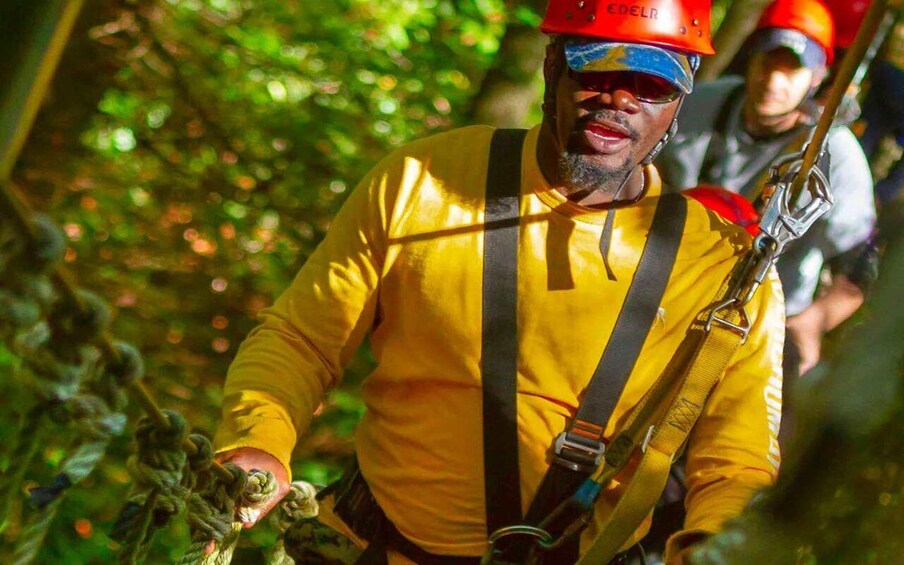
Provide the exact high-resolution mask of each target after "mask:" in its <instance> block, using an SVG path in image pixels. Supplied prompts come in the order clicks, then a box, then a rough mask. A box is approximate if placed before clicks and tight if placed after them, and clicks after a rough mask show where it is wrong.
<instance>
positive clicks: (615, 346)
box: [216, 0, 784, 564]
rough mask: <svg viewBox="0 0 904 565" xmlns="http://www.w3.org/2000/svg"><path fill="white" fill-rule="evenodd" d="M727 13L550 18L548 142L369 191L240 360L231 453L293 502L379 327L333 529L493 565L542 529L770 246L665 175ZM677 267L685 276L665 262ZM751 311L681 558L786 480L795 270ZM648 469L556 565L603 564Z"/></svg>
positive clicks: (385, 168) (397, 165)
mask: <svg viewBox="0 0 904 565" xmlns="http://www.w3.org/2000/svg"><path fill="white" fill-rule="evenodd" d="M709 10H710V6H709V1H708V0H685V1H684V2H677V1H675V0H651V1H650V2H649V3H648V4H645V5H643V6H641V5H629V4H621V3H618V2H614V3H607V2H597V1H594V0H553V1H552V2H551V4H550V6H549V9H548V11H547V14H546V17H545V18H544V21H543V24H542V25H541V29H542V30H543V31H544V32H546V33H547V34H549V35H550V37H551V43H550V45H549V47H548V50H547V57H546V61H545V63H544V73H545V77H546V94H545V100H544V119H543V123H542V124H541V125H540V126H538V127H535V128H534V129H531V130H530V131H528V132H526V135H524V132H521V133H520V134H519V133H518V132H513V131H511V130H503V131H499V132H494V130H493V129H492V128H489V127H482V126H476V127H469V128H462V129H457V130H453V131H450V132H447V133H443V134H439V135H436V136H433V137H430V138H427V139H423V140H420V141H416V142H414V143H411V144H409V145H407V146H405V147H403V148H402V149H400V150H398V151H396V152H395V153H393V154H391V155H390V156H388V157H387V158H385V159H384V160H383V161H382V162H380V163H379V164H378V165H377V166H376V167H375V168H374V169H373V170H372V171H370V173H368V175H367V176H366V177H365V178H364V179H363V180H362V181H361V183H360V184H359V185H358V186H357V188H356V189H355V190H354V191H353V193H352V194H351V195H350V196H349V198H348V200H347V201H346V203H345V205H344V206H343V208H342V210H341V211H340V212H339V214H338V215H337V217H336V218H335V220H334V222H333V223H332V226H331V228H330V230H329V233H328V234H327V235H326V237H325V239H324V240H323V242H322V243H321V244H320V246H319V247H318V248H317V250H316V251H315V252H314V254H313V255H312V256H311V257H310V258H309V259H308V261H307V263H306V264H305V265H304V266H303V267H302V269H301V271H300V272H299V274H298V276H297V278H296V280H295V281H294V282H293V284H292V285H291V286H290V287H289V288H288V289H287V290H286V291H285V292H284V293H283V295H282V296H280V297H279V299H278V300H277V301H276V303H275V304H274V305H273V306H272V307H271V308H268V309H266V310H264V311H263V312H262V314H261V325H260V326H259V327H258V328H256V329H255V330H254V331H253V332H252V333H251V335H250V336H249V337H248V339H247V340H246V341H245V342H244V343H243V345H242V347H241V349H240V351H239V354H238V356H237V357H236V359H235V361H234V363H233V364H232V367H231V368H230V371H229V374H228V377H227V382H226V387H225V397H224V407H223V422H222V425H221V427H220V429H219V431H218V434H217V438H216V443H217V446H218V449H219V451H220V452H221V457H222V459H224V460H229V461H231V462H233V463H235V464H238V465H239V466H241V467H243V468H245V469H252V468H256V469H262V470H268V471H271V472H272V473H274V475H275V476H276V477H277V478H278V480H279V481H280V483H281V486H282V491H281V492H285V489H286V488H287V487H286V485H287V484H288V481H289V460H290V456H291V452H292V448H293V446H294V445H295V443H296V439H297V437H298V435H299V434H301V433H304V431H305V429H306V428H307V427H308V424H309V422H310V420H311V417H312V414H313V412H314V411H315V409H316V407H317V406H318V405H319V403H320V399H321V398H322V396H323V394H325V393H326V392H327V391H328V390H329V389H331V388H333V387H334V386H336V384H337V383H338V382H339V381H340V379H341V376H342V370H343V366H344V365H345V363H346V362H347V361H348V359H349V357H350V356H351V354H352V353H353V352H354V350H355V349H356V348H357V347H358V345H359V344H360V342H361V340H362V339H363V337H364V335H365V334H369V335H370V343H371V346H372V348H373V351H374V354H375V356H376V358H377V361H378V364H377V367H376V369H375V370H374V372H373V373H372V374H371V375H369V376H368V377H367V379H366V380H365V382H364V385H363V396H364V401H365V403H366V406H367V411H366V413H365V415H364V417H363V419H362V421H361V422H360V424H359V426H358V429H357V435H356V454H357V465H358V466H357V471H356V472H355V473H352V474H350V475H349V476H348V477H346V478H345V479H344V480H343V482H342V484H341V485H340V486H339V487H337V488H334V489H332V493H331V494H330V495H329V496H326V497H325V499H324V500H323V504H322V512H321V517H320V519H321V520H322V521H323V522H324V523H327V524H329V525H330V526H332V527H333V528H335V529H336V530H339V531H341V532H343V533H344V534H346V535H348V536H349V537H350V538H351V539H353V540H354V541H355V542H356V543H358V544H360V545H361V546H363V545H365V544H366V542H367V541H368V540H370V541H374V540H376V539H377V537H376V536H379V546H380V548H381V549H380V551H382V553H383V556H382V558H383V559H385V558H386V555H387V554H388V559H389V562H390V563H410V562H416V563H475V564H476V563H477V562H478V559H479V557H480V556H481V555H482V554H484V552H485V551H486V549H487V546H488V543H487V542H488V536H489V534H491V533H492V532H494V531H497V530H498V529H499V528H501V527H505V526H508V525H513V524H517V523H520V522H522V521H528V522H531V521H534V522H536V520H532V519H531V517H530V516H531V515H532V514H536V513H537V510H536V508H533V506H534V505H533V504H532V503H533V502H534V498H535V495H536V493H537V492H538V489H540V485H541V482H544V475H546V474H547V472H548V470H549V469H550V468H562V469H566V471H564V472H572V471H579V472H583V473H586V472H588V471H590V470H592V469H593V468H594V467H595V466H596V465H597V464H599V461H600V454H601V453H602V452H603V451H604V449H605V446H606V445H607V444H608V443H609V442H610V441H611V440H612V438H613V436H614V435H615V434H616V432H618V431H619V430H620V429H622V427H623V426H624V425H625V422H626V421H627V420H628V418H629V416H630V415H631V413H632V411H633V410H634V409H635V407H636V406H637V405H638V403H639V402H640V400H641V397H642V396H643V395H644V394H645V393H646V392H647V391H649V390H650V388H651V387H652V385H653V383H654V381H656V379H657V377H658V376H659V375H660V374H662V373H663V371H664V370H665V369H666V367H667V365H669V363H670V361H671V360H672V358H673V357H675V356H676V354H679V353H680V352H681V345H682V343H683V341H684V340H685V338H686V336H687V334H688V333H689V328H691V327H692V324H693V323H694V322H695V320H696V319H697V317H698V314H699V313H700V312H701V311H703V310H705V309H707V308H708V307H709V308H711V307H712V304H713V301H714V300H715V298H716V297H717V294H718V292H719V289H720V287H721V286H722V285H723V283H724V282H725V280H726V279H727V277H728V275H729V273H730V272H731V270H732V268H733V267H734V265H735V263H736V262H737V260H738V258H739V257H741V256H742V255H743V254H744V253H745V251H746V249H747V248H748V247H749V242H750V238H749V236H747V235H746V233H744V232H743V231H742V230H740V229H738V228H736V227H735V226H732V225H729V224H727V223H726V222H724V221H721V220H720V219H719V218H718V217H717V216H715V215H714V214H712V213H710V212H707V211H706V209H704V208H703V207H702V206H701V205H699V204H697V203H695V202H693V201H689V200H688V199H686V198H685V197H683V196H679V195H673V196H662V195H661V184H660V181H659V176H658V174H657V172H656V169H655V168H654V167H653V166H652V165H650V162H651V161H652V159H653V157H654V156H655V155H656V154H657V153H658V152H659V151H660V150H661V148H662V146H663V145H664V144H665V143H666V142H667V141H668V138H669V137H670V135H671V133H672V132H673V131H674V127H675V123H676V122H675V116H676V114H677V111H678V108H679V106H680V103H681V100H682V99H683V97H684V95H686V94H687V93H689V92H690V91H691V89H692V87H693V70H694V69H695V68H696V67H697V65H698V64H699V59H700V55H703V54H710V53H712V47H711V45H710V42H709ZM648 248H649V249H648ZM664 250H668V251H664ZM659 254H661V255H669V258H668V259H662V258H656V257H654V258H648V257H647V255H650V256H652V255H659ZM653 288H658V290H650V289H653ZM747 309H748V313H749V317H750V332H749V335H748V337H747V340H746V342H745V343H744V345H743V346H742V347H741V348H740V350H739V351H738V352H737V353H736V354H735V355H734V356H733V358H732V359H731V361H730V363H729V365H728V368H727V370H726V371H725V374H724V377H723V378H722V380H721V382H720V383H719V384H718V385H717V386H716V387H715V389H714V391H713V392H712V394H711V395H710V396H709V398H708V400H707V402H706V404H705V406H703V407H702V410H701V411H700V416H699V420H697V423H696V426H695V427H694V428H693V431H692V432H691V434H690V438H689V440H688V442H687V448H686V453H687V461H688V467H687V469H688V485H689V488H690V492H689V495H688V499H687V505H688V518H687V522H686V528H685V529H684V530H682V531H681V532H679V533H678V534H676V536H674V537H673V539H672V541H671V542H670V545H669V555H668V558H669V559H670V560H671V561H672V562H674V563H677V562H680V559H681V554H682V549H683V548H684V547H686V546H688V545H689V544H691V543H693V542H695V541H697V540H699V539H701V538H702V537H704V536H705V535H707V534H709V533H712V532H715V531H717V530H718V529H719V528H720V527H721V525H722V523H723V522H724V521H725V520H726V519H727V518H730V517H732V516H734V515H736V514H737V513H738V512H740V510H741V509H742V508H743V507H744V506H745V505H746V503H747V501H748V500H749V499H750V497H751V496H752V494H753V492H754V491H755V490H756V489H759V488H761V487H763V486H766V485H769V484H771V483H772V481H773V480H774V478H775V475H776V473H777V470H778V465H779V458H780V456H779V453H778V448H777V440H776V433H777V431H778V423H779V418H780V406H781V376H780V368H781V351H782V339H783V328H784V316H783V304H782V298H781V292H780V288H779V285H778V283H777V279H776V278H775V277H774V276H773V275H770V276H769V277H767V279H766V280H765V282H764V285H763V288H762V289H761V292H759V293H758V294H757V295H756V297H755V298H754V299H753V301H752V302H751V303H750V304H749V305H748V307H747ZM626 328H627V329H626ZM601 354H602V357H601ZM591 377H593V382H594V383H595V384H594V387H595V388H594V392H592V393H591V392H590V391H589V387H588V383H589V382H590V381H591ZM599 390H602V391H603V392H602V393H600V394H597V391H599ZM585 397H593V401H592V402H591V401H585ZM582 403H583V404H582ZM587 404H594V405H608V408H607V409H606V410H603V411H602V414H604V417H603V418H602V419H601V421H599V422H598V423H594V422H593V421H592V420H593V419H590V421H585V419H584V417H583V416H582V414H584V413H585V411H588V412H593V411H594V410H596V408H594V409H591V408H585V405H587ZM597 419H599V418H597ZM679 425H680V424H679ZM563 430H565V431H564V432H563ZM635 469H636V464H632V463H629V464H628V465H627V466H626V467H625V468H624V471H623V472H622V473H620V474H619V475H618V476H617V477H616V478H615V480H614V481H612V482H611V483H610V484H609V485H608V487H607V488H606V489H605V490H604V491H603V492H602V494H601V496H600V498H599V501H598V502H597V503H596V505H595V508H594V516H593V519H591V520H590V523H589V525H588V527H587V528H585V529H584V531H583V533H582V534H581V536H580V548H579V547H578V544H577V543H573V544H566V545H568V546H569V547H567V548H565V549H563V550H561V552H560V553H556V554H554V555H551V556H550V557H549V558H548V559H547V560H546V561H545V562H546V563H566V562H573V561H574V560H575V559H576V558H577V554H578V552H579V551H580V552H583V551H586V548H587V546H588V545H589V544H590V543H591V542H592V540H593V539H594V537H595V536H596V534H597V533H598V532H599V531H600V528H601V527H602V525H603V524H605V523H606V520H607V518H608V517H609V516H610V515H611V514H612V510H613V507H614V505H615V504H616V502H617V501H618V500H619V498H620V496H621V495H622V494H623V493H624V491H625V488H626V487H627V485H629V484H630V481H631V478H632V473H633V472H634V470H635ZM544 488H545V487H544ZM350 492H353V493H354V496H353V495H352V494H349V493H350ZM567 494H569V493H566V495H567ZM337 496H338V499H339V500H338V502H337V500H336V498H337ZM541 498H543V502H542V503H538V504H539V505H540V506H542V505H543V504H544V503H545V504H546V506H549V505H550V504H551V503H550V500H552V501H553V502H552V505H553V506H554V505H555V502H556V501H557V500H558V499H560V498H561V497H559V498H556V497H554V496H553V497H550V496H546V495H544V496H543V497H541ZM271 506H272V505H271ZM334 506H335V508H334ZM349 507H351V509H350V508H349ZM268 508H269V507H268ZM268 508H265V510H266V509H268ZM375 521H376V522H379V526H378V527H376V529H375V527H373V522H375ZM647 527H648V520H647V521H645V522H644V523H643V524H640V525H639V526H638V527H637V528H636V531H634V532H633V533H632V534H631V535H630V536H629V537H628V539H626V540H624V544H623V545H622V549H626V550H627V549H629V548H631V547H632V546H634V545H635V544H636V542H637V541H638V540H639V539H640V538H641V537H642V536H643V534H644V532H645V531H646V529H647ZM377 531H379V532H380V533H375V532H377ZM387 532H391V534H388V533H387ZM376 546H377V544H371V547H372V548H373V547H376ZM384 547H385V549H383V548H384ZM632 551H633V550H632ZM569 552H570V553H569ZM565 556H567V557H565ZM618 558H619V559H622V558H624V555H620V556H619V557H618ZM375 562H378V561H375Z"/></svg>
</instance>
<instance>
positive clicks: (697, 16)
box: [540, 0, 715, 55]
mask: <svg viewBox="0 0 904 565" xmlns="http://www.w3.org/2000/svg"><path fill="white" fill-rule="evenodd" d="M710 6H711V3H710V0H684V1H680V0H639V1H631V0H550V2H549V6H548V8H547V10H546V16H545V17H544V18H543V22H542V23H541V24H540V30H541V31H542V32H543V33H548V34H565V35H576V36H584V37H588V38H596V39H604V40H609V41H619V42H629V43H643V44H648V45H656V46H659V47H666V48H670V49H673V50H676V51H680V52H683V53H687V54H697V55H712V54H713V53H715V51H714V50H713V46H712V41H711V37H710Z"/></svg>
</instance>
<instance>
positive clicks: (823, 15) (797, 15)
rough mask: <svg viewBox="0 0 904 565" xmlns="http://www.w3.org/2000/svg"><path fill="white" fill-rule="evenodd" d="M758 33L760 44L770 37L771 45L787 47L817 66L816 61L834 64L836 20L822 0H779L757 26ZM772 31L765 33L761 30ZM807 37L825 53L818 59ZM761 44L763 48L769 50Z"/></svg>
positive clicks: (756, 36) (756, 37)
mask: <svg viewBox="0 0 904 565" xmlns="http://www.w3.org/2000/svg"><path fill="white" fill-rule="evenodd" d="M756 28H757V30H758V33H757V34H755V35H754V38H755V39H758V40H759V42H760V43H763V39H764V38H768V43H771V44H774V45H771V47H773V48H774V47H787V48H789V49H791V50H792V51H794V52H795V53H797V55H798V56H799V57H800V58H801V61H802V62H803V63H804V64H806V65H808V66H814V65H815V63H817V62H819V63H821V64H831V63H832V58H833V57H834V49H835V21H834V20H833V19H832V14H831V13H830V12H829V9H828V8H827V7H826V5H825V4H823V3H822V2H821V0H775V2H773V3H772V4H769V6H767V7H766V9H765V10H764V11H763V15H762V16H761V17H760V21H759V23H757V26H756ZM767 29H768V30H770V31H769V32H768V33H765V34H764V33H763V32H762V31H760V30H767ZM807 40H809V41H812V42H815V44H816V45H814V46H812V47H816V46H818V47H819V48H821V50H822V54H823V55H824V56H825V58H824V59H822V58H821V57H820V59H822V61H816V60H814V59H813V58H812V57H811V56H809V53H808V51H807V47H809V46H808V45H807ZM765 47H769V46H768V45H767V46H762V45H761V50H765Z"/></svg>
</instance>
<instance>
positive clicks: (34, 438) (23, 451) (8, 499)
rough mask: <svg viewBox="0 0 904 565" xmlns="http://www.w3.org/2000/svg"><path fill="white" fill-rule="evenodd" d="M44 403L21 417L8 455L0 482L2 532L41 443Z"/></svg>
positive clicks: (0, 523)
mask: <svg viewBox="0 0 904 565" xmlns="http://www.w3.org/2000/svg"><path fill="white" fill-rule="evenodd" d="M45 410H46V407H45V405H43V404H38V405H36V406H34V407H33V408H32V409H31V410H29V411H28V413H27V414H25V415H24V416H23V417H22V419H21V424H20V426H19V433H17V434H16V439H17V443H16V446H15V448H14V449H13V451H12V455H11V456H10V458H9V460H10V463H11V464H10V468H9V469H7V470H6V472H5V473H4V474H3V482H2V484H0V497H2V501H3V507H2V510H0V533H2V532H4V531H5V530H6V529H7V528H8V527H9V525H10V524H11V522H12V519H13V516H12V514H13V509H14V507H15V506H16V504H17V503H18V502H20V501H21V499H22V497H21V496H20V493H19V489H20V488H21V485H22V481H23V480H24V479H25V473H26V472H27V471H28V468H29V467H30V466H31V462H32V460H33V459H34V457H35V454H36V453H37V452H38V448H39V447H40V446H41V445H42V443H43V437H44V426H43V424H44V412H45Z"/></svg>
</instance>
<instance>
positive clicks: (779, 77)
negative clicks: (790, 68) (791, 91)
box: [766, 69, 788, 88]
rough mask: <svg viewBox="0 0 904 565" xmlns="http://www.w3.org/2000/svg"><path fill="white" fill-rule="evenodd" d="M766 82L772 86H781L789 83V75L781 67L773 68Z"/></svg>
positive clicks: (767, 75)
mask: <svg viewBox="0 0 904 565" xmlns="http://www.w3.org/2000/svg"><path fill="white" fill-rule="evenodd" d="M766 84H767V85H768V86H770V87H772V88H781V87H783V86H785V85H787V84H788V75H786V74H785V73H784V72H782V71H781V70H780V69H771V70H770V71H768V73H767V74H766Z"/></svg>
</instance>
